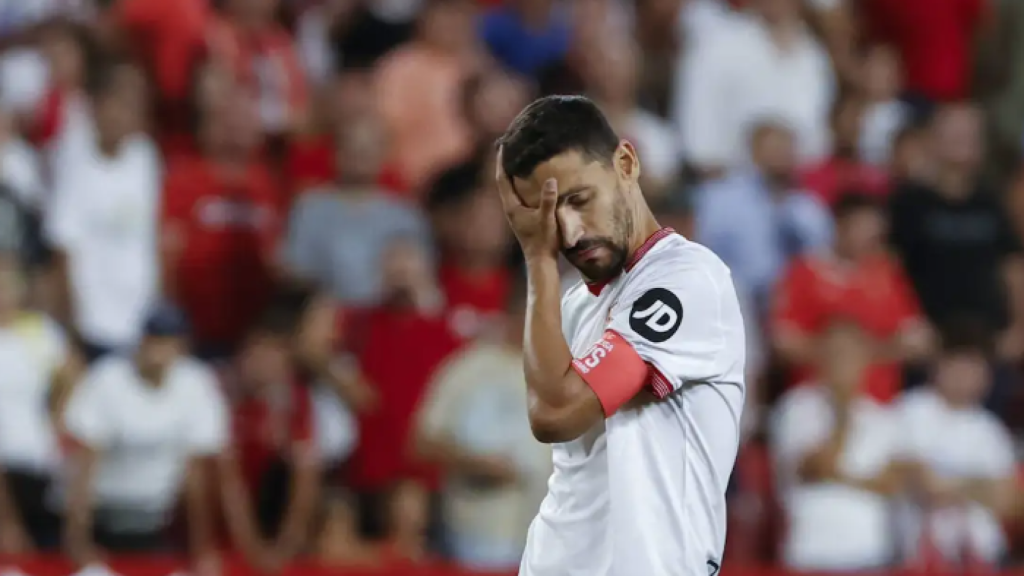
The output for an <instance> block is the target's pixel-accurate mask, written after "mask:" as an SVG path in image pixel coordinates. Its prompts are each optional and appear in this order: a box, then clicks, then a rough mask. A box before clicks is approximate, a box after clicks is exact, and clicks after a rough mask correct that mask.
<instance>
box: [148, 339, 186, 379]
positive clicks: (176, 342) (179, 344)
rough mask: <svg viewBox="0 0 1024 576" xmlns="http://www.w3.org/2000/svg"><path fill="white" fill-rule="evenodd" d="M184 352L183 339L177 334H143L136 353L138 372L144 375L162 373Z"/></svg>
mask: <svg viewBox="0 0 1024 576" xmlns="http://www.w3.org/2000/svg"><path fill="white" fill-rule="evenodd" d="M184 352H185V342H184V339H182V338H181V337H178V336H155V335H148V336H144V337H143V338H142V340H141V341H140V342H139V348H138V351H137V353H136V361H137V362H138V366H139V372H140V373H142V374H143V375H146V376H153V375H158V374H162V373H163V372H164V370H166V369H167V367H168V366H170V365H171V363H172V362H174V360H175V359H176V358H178V357H179V356H181V355H182V354H183V353H184Z"/></svg>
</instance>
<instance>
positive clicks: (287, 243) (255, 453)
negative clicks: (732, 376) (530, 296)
mask: <svg viewBox="0 0 1024 576" xmlns="http://www.w3.org/2000/svg"><path fill="white" fill-rule="evenodd" d="M556 93H557V94H567V93H582V94H586V95H588V96H589V97H591V98H592V99H593V100H594V101H595V102H597V103H598V104H599V105H600V106H601V107H602V109H603V110H604V112H605V113H606V115H607V116H608V118H609V120H610V121H611V124H612V126H613V127H614V128H615V129H616V131H617V132H618V133H619V134H620V136H621V137H623V138H625V139H628V140H630V141H631V142H633V144H634V145H635V146H636V147H637V149H638V151H639V156H640V159H641V162H642V167H643V173H642V182H641V184H642V188H643V190H644V193H645V195H647V197H648V200H649V202H650V203H651V204H652V206H654V207H655V212H656V214H657V215H658V218H659V221H660V222H661V224H662V225H665V226H671V227H673V228H675V229H676V230H677V231H678V232H679V233H681V234H684V235H686V236H687V237H690V238H692V239H695V240H697V241H700V242H702V243H704V244H706V245H707V246H709V247H710V248H711V249H713V250H714V251H715V252H716V253H717V254H718V255H719V256H720V257H721V258H722V259H723V260H725V262H726V263H727V264H728V265H729V266H730V268H731V269H732V272H733V277H734V280H735V283H736V286H737V291H738V292H739V295H740V297H741V301H742V302H743V305H744V306H745V308H746V314H745V316H746V319H747V321H748V324H749V326H748V348H749V349H748V360H747V362H748V370H749V377H748V400H749V402H748V407H747V409H746V411H745V419H744V428H745V432H746V439H745V444H744V447H743V449H742V450H741V456H740V459H739V462H738V464H737V468H736V471H735V473H734V474H733V478H732V482H731V484H732V485H731V487H730V494H729V496H730V502H731V505H730V512H729V515H730V533H729V544H728V549H727V555H726V562H727V563H733V564H765V563H774V564H778V565H782V566H785V567H789V568H794V569H809V570H830V571H860V570H865V569H874V568H881V567H890V566H907V565H911V566H926V567H930V568H933V567H993V566H1000V565H1003V564H1004V563H1007V562H1012V561H1014V559H1015V558H1017V557H1018V556H1019V555H1020V553H1021V552H1022V551H1024V550H1022V549H1021V548H1020V547H1019V546H1016V545H1015V542H1016V541H1017V540H1019V538H1017V537H1016V536H1017V534H1018V532H1019V531H1018V529H1017V526H1018V524H1019V519H1020V518H1021V517H1022V516H1024V499H1022V498H1021V495H1022V492H1021V490H1020V488H1021V484H1020V482H1019V481H1018V476H1019V474H1018V459H1017V453H1018V446H1021V441H1022V440H1024V382H1022V376H1024V373H1022V369H1024V252H1022V234H1024V169H1022V168H1024V162H1021V160H1022V159H1024V152H1022V144H1024V4H1021V3H1019V2H1014V1H1013V0H561V1H558V0H174V1H170V0H0V556H8V555H25V554H32V553H56V552H58V551H59V552H63V553H64V554H66V555H68V556H69V557H70V558H72V559H73V560H74V561H75V562H77V563H80V564H82V565H90V564H96V563H102V561H103V559H104V558H105V557H107V556H108V555H110V554H119V553H166V552H177V553H188V554H190V557H191V558H192V559H193V560H194V561H195V563H196V566H197V568H198V569H199V570H200V571H201V573H202V574H203V575H204V576H205V575H207V574H209V575H212V574H216V573H217V565H218V558H219V557H220V555H221V554H222V553H223V552H224V551H231V553H233V554H238V555H240V556H241V557H242V558H244V559H245V561H246V562H248V563H250V564H251V565H253V566H256V567H258V568H260V569H261V570H264V571H267V572H270V573H272V572H274V571H277V570H279V569H280V568H281V567H282V566H285V565H286V564H288V563H290V562H293V561H295V560H296V559H298V558H305V559H312V560H313V561H316V562H321V563H324V564H326V565H331V566H338V567H346V566H353V567H364V568H365V567H370V568H372V567H374V566H385V565H393V564H395V563H399V564H404V563H411V564H434V563H454V564H457V565H461V566H466V567H470V568H479V569H499V570H508V569H514V568H515V567H517V566H518V559H519V555H520V553H521V549H522V545H523V542H524V539H525V532H526V528H527V526H528V524H529V522H530V520H531V519H532V517H533V515H534V513H535V511H536V509H537V507H538V505H539V502H540V500H541V499H542V498H543V495H544V493H545V491H546V483H547V477H548V475H549V473H550V467H551V462H550V451H549V450H548V449H547V448H546V447H545V446H543V445H541V444H538V443H537V442H536V441H535V440H534V439H533V438H532V436H531V434H530V431H529V426H528V423H527V417H526V406H525V384H524V381H523V376H522V369H521V351H520V344H519V342H520V338H521V336H522V322H523V312H524V306H525V289H524V280H523V277H522V271H521V268H520V256H519V255H518V254H517V252H516V249H515V243H514V241H513V239H512V237H511V235H510V233H509V231H508V229H507V225H506V223H505V221H504V215H503V213H502V211H501V206H500V203H499V202H498V199H497V197H496V196H495V194H494V192H493V190H492V189H491V178H493V173H494V172H493V160H494V158H493V156H494V150H493V142H494V140H495V138H496V137H497V136H499V135H500V134H501V133H502V132H503V131H504V129H505V127H506V126H507V125H508V123H509V122H510V121H511V120H512V118H514V116H515V115H516V114H517V113H518V111H519V110H520V109H521V108H522V107H523V106H524V105H525V104H527V103H528V102H529V101H530V100H531V99H532V98H534V97H536V96H539V95H544V94H556ZM576 279H577V277H576V273H575V271H573V270H572V269H571V268H570V267H567V269H566V272H565V281H566V285H567V286H568V285H571V283H573V282H575V281H576Z"/></svg>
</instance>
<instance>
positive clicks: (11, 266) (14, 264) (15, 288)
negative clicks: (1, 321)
mask: <svg viewBox="0 0 1024 576" xmlns="http://www.w3.org/2000/svg"><path fill="white" fill-rule="evenodd" d="M24 291H25V290H24V280H23V279H22V277H21V272H20V271H19V270H18V261H17V259H16V258H14V257H12V256H7V255H0V315H6V314H9V313H11V312H14V311H16V310H17V309H18V308H20V307H21V300H22V296H23V295H24Z"/></svg>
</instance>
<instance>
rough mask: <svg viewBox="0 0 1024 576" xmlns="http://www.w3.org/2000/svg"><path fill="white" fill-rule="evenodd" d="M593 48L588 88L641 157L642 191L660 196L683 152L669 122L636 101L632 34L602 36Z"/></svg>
mask: <svg viewBox="0 0 1024 576" xmlns="http://www.w3.org/2000/svg"><path fill="white" fill-rule="evenodd" d="M592 50H593V51H594V52H597V56H596V57H595V58H594V59H593V60H591V61H589V62H588V69H587V70H586V74H587V84H588V92H590V93H591V95H592V97H593V98H594V99H595V100H597V103H598V105H599V106H601V110H602V111H603V112H604V114H605V116H607V117H608V121H609V122H610V123H611V125H612V128H614V129H615V132H616V133H617V134H619V135H620V136H622V137H623V138H625V139H627V140H629V141H630V142H632V143H633V145H634V146H635V147H636V149H637V151H638V153H639V154H640V157H641V158H643V162H644V169H643V173H642V174H641V176H640V179H641V184H642V185H643V189H644V195H645V196H647V197H648V198H656V197H659V196H661V195H663V194H664V193H665V192H667V187H668V186H669V184H671V183H672V180H673V179H674V178H676V177H677V176H678V175H679V168H680V164H681V160H682V155H681V154H680V153H679V149H678V146H677V142H676V139H675V133H674V131H673V130H672V127H671V125H670V124H669V123H667V122H666V121H665V120H663V119H662V118H659V117H657V116H655V115H654V114H651V113H650V112H647V111H646V110H644V109H643V108H640V106H639V105H638V102H637V96H638V94H637V82H638V80H639V78H638V77H637V75H638V74H639V72H640V68H641V65H640V64H641V59H640V53H639V50H638V48H637V46H636V44H635V42H634V41H633V40H632V39H631V38H627V39H624V40H621V41H620V40H612V41H609V39H607V38H602V41H601V42H600V43H598V44H597V45H596V46H594V47H593V48H592Z"/></svg>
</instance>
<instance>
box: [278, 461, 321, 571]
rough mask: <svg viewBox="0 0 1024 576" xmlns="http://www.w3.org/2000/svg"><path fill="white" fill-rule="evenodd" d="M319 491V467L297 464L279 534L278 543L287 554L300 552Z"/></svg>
mask: <svg viewBox="0 0 1024 576" xmlns="http://www.w3.org/2000/svg"><path fill="white" fill-rule="evenodd" d="M319 491H320V468H319V467H318V466H313V465H300V466H298V467H297V468H296V469H295V481H294V482H293V483H292V490H291V494H290V498H289V501H288V512H287V513H286V514H285V518H284V522H282V528H281V533H280V535H279V536H280V543H281V545H282V547H283V548H284V549H285V551H286V553H287V554H288V555H293V554H297V553H298V552H300V550H299V548H300V547H301V546H302V544H303V542H304V541H305V539H306V531H307V530H308V529H309V526H310V520H311V518H312V514H313V507H314V505H315V504H316V500H317V495H318V493H319Z"/></svg>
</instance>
